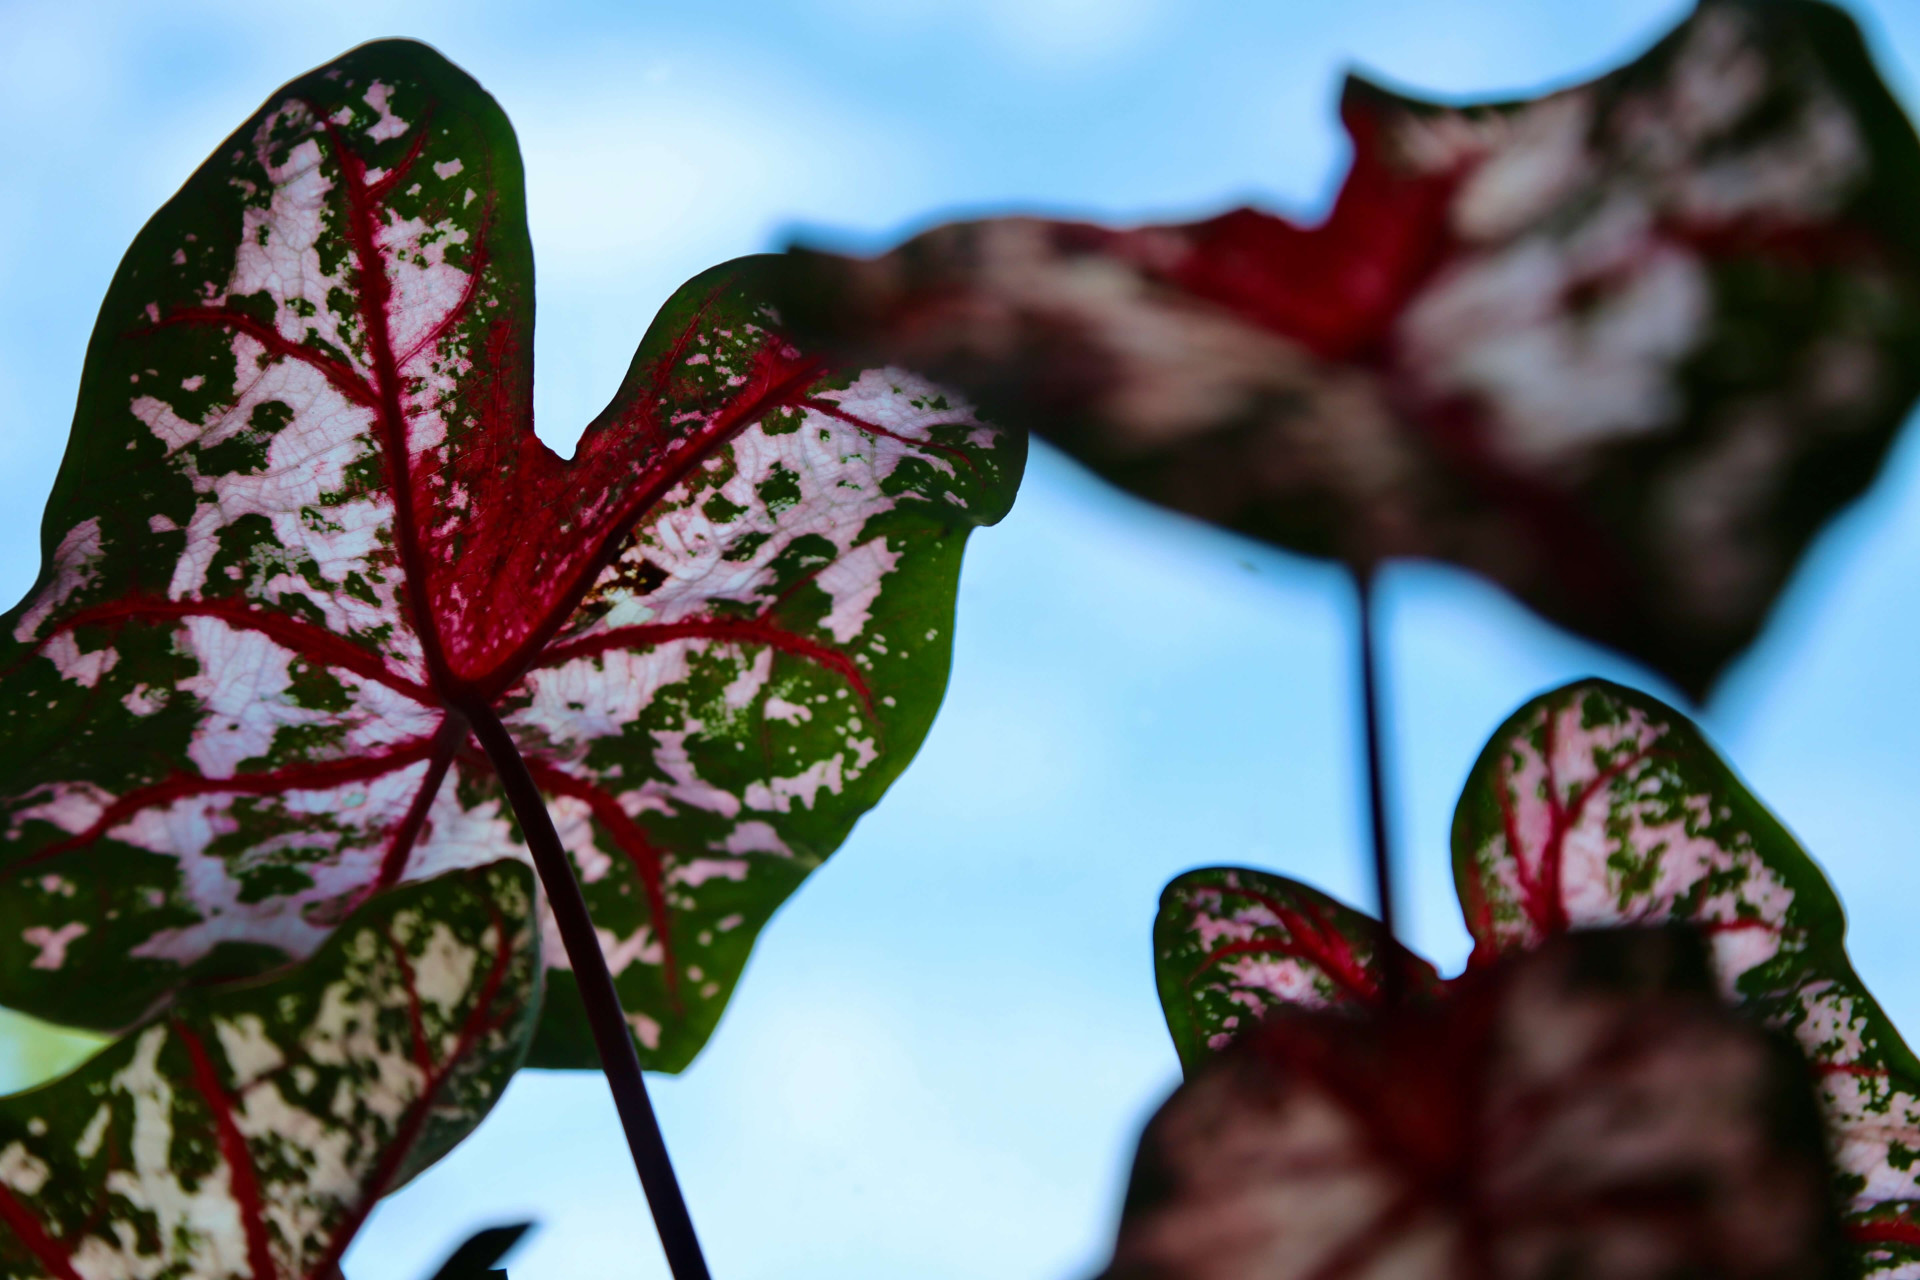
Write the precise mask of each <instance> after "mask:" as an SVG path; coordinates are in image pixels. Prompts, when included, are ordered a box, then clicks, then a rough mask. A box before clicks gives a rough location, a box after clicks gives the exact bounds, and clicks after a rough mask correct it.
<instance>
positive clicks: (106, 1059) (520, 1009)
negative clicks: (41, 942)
mask: <svg viewBox="0 0 1920 1280" xmlns="http://www.w3.org/2000/svg"><path fill="white" fill-rule="evenodd" d="M532 898H533V873H532V871H531V870H530V869H529V868H527V867H526V866H524V865H521V864H519V863H515V862H500V863H495V864H493V865H492V866H490V867H484V868H480V869H477V870H471V871H462V872H456V873H454V874H451V875H446V876H441V877H438V878H436V879H434V880H432V881H430V882H428V883H425V884H416V885H407V886H404V887H402V888H399V889H396V890H395V891H394V892H392V893H389V894H385V895H382V896H381V897H379V898H377V899H375V900H374V901H373V902H371V903H369V904H368V905H366V906H365V907H362V908H361V909H360V910H359V911H357V912H356V913H354V915H353V916H352V917H351V918H350V919H349V920H348V921H347V922H346V923H345V924H344V925H342V926H341V927H340V928H339V929H337V930H336V931H335V932H334V933H333V935H332V936H331V937H330V938H329V939H328V940H327V942H326V943H325V944H324V945H323V946H322V947H321V949H320V950H319V951H318V952H317V953H315V955H314V956H313V958H312V959H311V960H309V961H308V962H306V963H305V964H302V965H298V966H296V967H293V968H292V969H290V970H288V971H287V972H286V973H284V974H282V975H279V976H273V977H269V978H266V979H261V980H258V981H255V982H251V983H246V984H240V985H234V986H227V987H224V988H221V989H219V990H216V991H211V992H188V993H186V994H183V995H182V996H181V997H180V998H179V999H178V1000H177V1001H176V1002H175V1003H174V1004H173V1005H172V1006H171V1007H170V1008H169V1009H168V1010H167V1012H166V1013H165V1014H164V1015H163V1016H162V1017H160V1018H158V1019H156V1020H155V1021H153V1022H151V1023H150V1024H148V1025H147V1026H145V1027H143V1028H140V1029H137V1030H135V1031H134V1032H133V1033H132V1034H130V1035H128V1036H126V1037H125V1038H123V1039H122V1040H120V1041H119V1042H118V1043H116V1044H114V1045H113V1046H112V1047H110V1048H108V1049H106V1050H105V1051H103V1052H102V1053H101V1054H100V1055H99V1056H97V1057H96V1058H94V1059H93V1060H92V1061H90V1062H88V1063H87V1064H86V1065H85V1066H83V1067H81V1068H80V1069H79V1070H78V1071H75V1072H74V1073H73V1074H71V1075H69V1076H66V1077H65V1078H63V1079H61V1080H58V1081H56V1082H54V1083H52V1084H49V1085H45V1086H42V1087H41V1088H38V1089H34V1090H31V1091H30V1092H27V1093H22V1094H15V1095H13V1096H12V1097H8V1098H0V1271H4V1272H5V1274H7V1275H8V1276H15V1277H20V1278H21V1280H27V1278H28V1277H35V1278H40V1277H44V1278H45V1280H81V1277H88V1278H94V1277H104V1276H126V1277H160V1276H181V1277H186V1276H192V1277H195V1278H196V1280H333V1278H335V1277H337V1276H338V1274H339V1273H338V1271H337V1270H336V1268H337V1266H338V1264H339V1261H340V1256H341V1253H342V1252H343V1251H344V1250H345V1249H346V1247H347V1244H348V1242H349V1241H350V1240H351V1239H352V1238H353V1235H354V1233H355V1232H356V1231H357V1230H358V1229H359V1227H360V1224H361V1223H362V1222H363V1221H364V1220H365V1218H366V1215H367V1213H368V1211H369V1210H371V1209H372V1208H373V1205H374V1201H375V1200H377V1199H378V1198H379V1197H380V1196H382V1195H384V1194H386V1193H387V1192H389V1191H392V1190H393V1189H394V1188H396V1187H398V1186H399V1185H400V1184H401V1183H403V1182H405V1181H406V1180H407V1179H408V1178H410V1177H412V1176H413V1175H414V1174H415V1173H417V1172H419V1171H420V1170H421V1169H424V1168H425V1167H426V1166H427V1165H429V1164H431V1163H432V1162H433V1161H434V1160H436V1159H438V1158H439V1157H440V1156H441V1155H443V1154H445V1153H446V1152H447V1151H448V1150H449V1149H451V1148H452V1146H453V1145H454V1143H456V1142H458V1141H459V1140H460V1139H461V1138H462V1137H464V1136H465V1135H466V1134H467V1133H468V1132H469V1131H471V1130H472V1129H473V1127H474V1126H475V1125H477V1124H478V1123H479V1122H480V1120H481V1118H482V1117H483V1116H485V1115H486V1113H487V1111H488V1110H489V1109H490V1108H491V1107H492V1106H493V1103H494V1101H495V1100H496V1099H497V1098H498V1097H499V1095H500V1092H501V1090H502V1089H504V1088H505V1087H506V1083H507V1080H508V1078H509V1077H510V1076H511V1075H512V1074H513V1072H514V1069H515V1068H516V1067H518V1066H519V1065H520V1061H521V1058H522V1057H523V1056H524V1055H525V1053H526V1049H527V1045H528V1043H529V1042H530V1040H531V1039H532V1036H533V1032H534V1026H535V1021H536V1018H537V1017H538V1008H539V998H538V996H539V985H540V973H541V962H540V941H539V936H538V933H537V931H536V930H535V929H534V927H533V901H532Z"/></svg>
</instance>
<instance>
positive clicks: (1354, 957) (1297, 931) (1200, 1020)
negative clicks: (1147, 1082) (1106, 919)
mask: <svg viewBox="0 0 1920 1280" xmlns="http://www.w3.org/2000/svg"><path fill="white" fill-rule="evenodd" d="M1379 944H1380V922H1379V921H1377V920H1375V919H1374V918H1373V917H1371V916H1368V915H1364V914H1362V913H1361V912H1358V911H1355V910H1354V909H1353V908H1352V907H1349V906H1347V905H1346V904H1345V903H1343V902H1340V901H1337V900H1336V899H1333V898H1330V897H1328V896H1327V895H1326V894H1323V893H1321V892H1319V891H1318V890H1316V889H1312V888H1309V887H1308V886H1306V885H1304V884H1301V883H1300V882H1299V881H1297V880H1289V879H1287V878H1286V877H1285V876H1276V875H1269V874H1267V873H1266V872H1262V871H1250V870H1246V869H1244V868H1239V867H1207V868H1203V869H1201V870H1199V871H1189V872H1187V873H1186V874H1185V875H1182V876H1178V877H1176V878H1175V879H1174V880H1173V882H1172V883H1170V884H1169V885H1167V887H1166V890H1165V892H1163V893H1162V894H1161V895H1160V914H1159V916H1158V917H1157V918H1156V919H1155V920H1154V925H1153V963H1154V974H1155V977H1156V979H1157V980H1158V983H1159V986H1160V1006H1161V1008H1162V1009H1163V1010H1164V1011H1165V1013H1166V1016H1167V1028H1168V1030H1169V1031H1171V1032H1172V1033H1173V1044H1174V1047H1175V1048H1176V1049H1178V1050H1179V1052H1180V1063H1181V1065H1182V1066H1183V1067H1185V1068H1186V1070H1187V1071H1188V1072H1189V1073H1191V1072H1192V1071H1194V1070H1195V1069H1197V1068H1198V1067H1199V1066H1200V1064H1201V1063H1203V1062H1206V1061H1209V1060H1211V1059H1212V1057H1213V1055H1214V1054H1215V1053H1216V1052H1217V1051H1218V1050H1220V1049H1222V1048H1224V1047H1225V1046H1226V1045H1227V1044H1228V1043H1230V1042H1231V1041H1232V1040H1233V1039H1234V1038H1235V1036H1237V1035H1239V1034H1241V1033H1243V1032H1244V1031H1246V1030H1247V1029H1248V1028H1250V1027H1252V1026H1253V1025H1254V1024H1255V1023H1257V1022H1258V1021H1259V1020H1260V1019H1261V1018H1263V1017H1265V1016H1266V1014H1267V1013H1268V1012H1270V1011H1271V1010H1273V1009H1275V1008H1280V1007H1292V1008H1299V1009H1323V1008H1338V1009H1348V1010H1355V1011H1364V1010H1368V1009H1373V1008H1377V1007H1378V1006H1379V1003H1380V995H1381V982H1380V979H1381V974H1380V966H1379V965H1378V963H1377V958H1376V953H1377V951H1378V949H1379ZM1399 954H1400V958H1401V973H1402V975H1403V978H1404V980H1405V981H1406V985H1407V988H1408V989H1409V990H1411V991H1414V992H1424V993H1426V994H1428V995H1432V994H1435V993H1437V992H1438V990H1439V986H1440V978H1439V975H1438V974H1436V973H1435V972H1434V970H1433V966H1432V965H1430V964H1428V963H1427V962H1426V961H1424V960H1422V959H1420V958H1419V957H1418V956H1415V955H1414V954H1413V953H1412V952H1410V951H1407V950H1405V949H1404V948H1400V949H1399Z"/></svg>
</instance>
